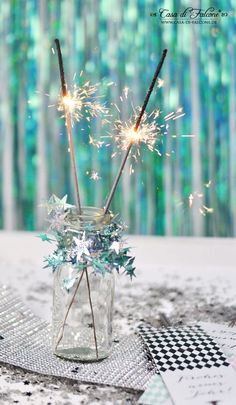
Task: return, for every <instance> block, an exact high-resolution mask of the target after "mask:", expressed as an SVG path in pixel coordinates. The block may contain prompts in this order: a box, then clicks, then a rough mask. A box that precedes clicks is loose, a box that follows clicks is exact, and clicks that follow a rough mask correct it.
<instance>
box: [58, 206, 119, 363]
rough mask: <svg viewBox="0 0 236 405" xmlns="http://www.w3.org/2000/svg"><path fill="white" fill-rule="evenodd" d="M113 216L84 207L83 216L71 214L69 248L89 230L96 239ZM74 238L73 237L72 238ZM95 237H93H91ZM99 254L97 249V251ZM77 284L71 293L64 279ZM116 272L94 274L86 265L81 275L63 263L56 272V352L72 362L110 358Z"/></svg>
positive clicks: (100, 210)
mask: <svg viewBox="0 0 236 405" xmlns="http://www.w3.org/2000/svg"><path fill="white" fill-rule="evenodd" d="M110 220H111V216H110V215H109V214H108V215H105V216H104V212H103V210H102V209H98V208H94V207H84V208H83V209H82V215H76V214H75V212H71V217H70V222H71V224H72V225H71V226H70V229H69V232H68V242H67V243H68V248H69V247H70V244H71V241H72V238H73V234H74V232H75V234H76V232H78V231H79V232H80V235H81V232H83V231H84V230H85V229H88V227H89V229H90V237H91V238H92V237H93V232H94V235H96V237H97V236H98V234H99V229H101V228H102V227H103V226H104V225H105V224H109V221H110ZM70 235H72V236H70ZM91 235H92V236H91ZM95 254H96V250H95ZM75 274H76V281H75V282H74V284H73V285H72V287H71V288H69V289H68V290H67V289H66V288H65V286H64V280H65V279H66V280H70V279H72V280H74V277H75ZM114 277H115V276H114V271H110V272H107V271H106V272H104V273H103V272H101V273H98V272H95V271H94V269H93V268H91V266H87V265H86V264H85V266H84V269H83V270H80V271H79V272H78V271H77V270H76V269H75V267H74V266H73V265H71V264H70V263H61V264H60V265H59V266H58V267H57V269H56V270H55V272H54V293H53V350H54V353H55V354H56V355H57V356H60V357H64V358H67V359H71V360H80V361H96V360H101V359H104V358H105V357H107V356H108V355H109V353H110V351H111V346H112V317H113V300H114V287H115V280H114Z"/></svg>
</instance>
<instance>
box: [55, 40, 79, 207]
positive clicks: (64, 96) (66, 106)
mask: <svg viewBox="0 0 236 405" xmlns="http://www.w3.org/2000/svg"><path fill="white" fill-rule="evenodd" d="M55 44H56V47H57V55H58V64H59V69H60V78H61V92H62V99H63V102H64V109H65V120H66V129H67V137H68V143H69V150H70V158H71V167H72V174H73V179H74V186H75V194H76V205H77V208H78V212H79V214H81V202H80V193H79V183H78V175H77V169H76V161H75V149H74V142H73V134H72V122H71V114H70V108H69V107H70V98H69V97H68V91H67V86H66V80H65V73H64V66H63V59H62V53H61V47H60V42H59V39H55Z"/></svg>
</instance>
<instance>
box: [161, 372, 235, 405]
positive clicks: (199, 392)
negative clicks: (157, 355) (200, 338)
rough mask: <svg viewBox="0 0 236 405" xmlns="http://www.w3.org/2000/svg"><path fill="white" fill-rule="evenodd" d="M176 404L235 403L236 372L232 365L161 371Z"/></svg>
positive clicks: (214, 404)
mask: <svg viewBox="0 0 236 405" xmlns="http://www.w3.org/2000/svg"><path fill="white" fill-rule="evenodd" d="M161 375H162V378H163V380H164V382H165V385H166V387H167V389H168V391H169V393H170V395H171V397H172V400H173V403H174V404H175V405H210V404H212V405H233V404H235V403H236V402H235V401H236V384H235V381H236V373H235V371H234V370H233V368H232V367H231V366H228V367H227V366H221V367H211V368H209V369H193V370H183V371H181V370H176V371H174V372H172V371H166V372H164V373H161Z"/></svg>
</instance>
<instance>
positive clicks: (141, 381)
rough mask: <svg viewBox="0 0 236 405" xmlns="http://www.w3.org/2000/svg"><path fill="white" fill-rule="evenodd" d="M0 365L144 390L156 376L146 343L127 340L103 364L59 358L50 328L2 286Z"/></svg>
mask: <svg viewBox="0 0 236 405" xmlns="http://www.w3.org/2000/svg"><path fill="white" fill-rule="evenodd" d="M0 336H1V339H0V361H1V362H2V363H8V364H11V365H14V366H17V367H20V368H23V369H26V370H29V371H32V372H36V373H40V374H44V375H51V376H57V377H66V378H69V379H73V380H78V381H83V382H88V383H97V384H106V385H112V386H116V387H124V388H133V389H137V390H144V389H145V388H146V386H147V384H148V382H149V380H150V378H151V377H152V376H153V374H155V369H154V366H153V364H152V363H151V360H150V359H149V357H148V354H147V352H146V349H145V346H144V344H143V342H142V339H141V338H140V337H139V336H136V335H130V336H125V337H122V338H121V339H120V342H119V343H118V344H114V348H113V351H112V353H111V355H110V356H109V357H108V358H107V359H105V360H102V361H100V362H96V363H81V362H72V361H68V360H63V359H60V358H58V357H56V356H55V355H54V354H53V352H52V349H51V344H50V336H51V333H50V325H49V324H48V323H47V322H45V321H43V320H42V319H40V318H39V317H37V316H35V315H34V314H33V313H32V312H31V310H30V309H28V308H27V307H26V306H25V304H24V303H23V302H22V300H21V299H20V298H19V297H18V296H17V295H16V294H15V293H14V292H13V291H12V290H11V289H10V288H8V287H5V286H2V285H0Z"/></svg>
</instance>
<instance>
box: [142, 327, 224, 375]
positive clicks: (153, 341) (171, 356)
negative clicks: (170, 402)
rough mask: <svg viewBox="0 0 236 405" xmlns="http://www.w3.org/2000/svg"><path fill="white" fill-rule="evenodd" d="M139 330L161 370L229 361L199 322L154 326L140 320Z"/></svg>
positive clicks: (209, 365) (196, 366)
mask: <svg viewBox="0 0 236 405" xmlns="http://www.w3.org/2000/svg"><path fill="white" fill-rule="evenodd" d="M138 333H139V334H140V335H141V337H142V338H143V340H144V342H145V344H146V346H147V347H148V349H149V351H150V354H151V356H152V358H153V360H154V361H155V363H156V365H157V368H158V370H159V371H160V372H165V371H167V370H169V371H174V370H185V369H189V370H192V369H194V368H198V369H201V368H210V367H213V366H214V367H220V366H228V365H229V363H228V361H227V359H226V357H225V355H224V354H223V352H222V351H221V350H220V348H219V346H218V345H217V344H216V343H215V342H214V340H213V339H212V338H211V337H210V336H208V335H207V334H206V333H205V332H204V330H203V329H202V328H201V327H200V326H199V325H193V326H181V327H169V328H165V329H164V328H163V329H156V328H153V327H152V326H150V325H147V324H142V325H140V326H139V327H138Z"/></svg>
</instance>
